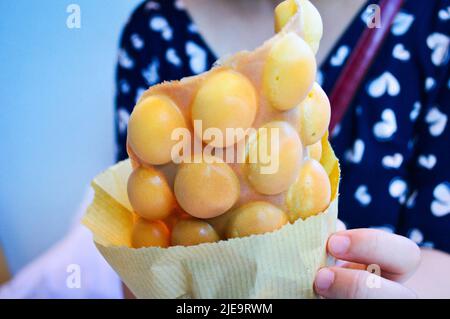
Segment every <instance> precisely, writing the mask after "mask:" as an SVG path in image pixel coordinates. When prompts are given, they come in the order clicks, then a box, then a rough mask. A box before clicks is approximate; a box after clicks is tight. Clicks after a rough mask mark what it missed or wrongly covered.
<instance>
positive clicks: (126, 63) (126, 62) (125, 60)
mask: <svg viewBox="0 0 450 319" xmlns="http://www.w3.org/2000/svg"><path fill="white" fill-rule="evenodd" d="M118 60H119V65H120V66H121V67H122V68H124V69H131V68H133V66H134V61H133V60H132V59H131V58H130V56H129V55H128V53H127V51H125V50H124V49H120V50H119V57H118Z"/></svg>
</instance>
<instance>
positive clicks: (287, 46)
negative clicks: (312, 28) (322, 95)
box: [263, 33, 316, 111]
mask: <svg viewBox="0 0 450 319" xmlns="http://www.w3.org/2000/svg"><path fill="white" fill-rule="evenodd" d="M315 77H316V59H315V58H314V53H313V52H312V50H311V48H310V47H309V46H308V44H307V43H306V42H305V41H304V40H303V39H302V38H301V37H299V36H298V35H296V34H295V33H288V34H286V35H285V36H284V37H282V38H281V39H279V40H277V41H276V42H275V43H274V44H273V46H272V48H271V50H270V52H269V56H268V57H267V61H266V65H265V67H264V75H263V78H264V79H263V81H264V88H265V90H266V92H267V94H268V98H269V101H270V103H271V105H272V106H273V107H274V108H275V109H278V110H280V111H285V110H289V109H292V108H294V107H296V106H297V105H298V103H300V102H301V101H302V100H303V99H304V98H305V97H306V95H307V94H308V92H309V90H310V89H311V87H312V85H313V82H314V79H315Z"/></svg>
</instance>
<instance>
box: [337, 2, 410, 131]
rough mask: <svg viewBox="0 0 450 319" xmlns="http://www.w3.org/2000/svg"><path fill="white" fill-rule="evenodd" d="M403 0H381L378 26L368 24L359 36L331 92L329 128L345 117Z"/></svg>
mask: <svg viewBox="0 0 450 319" xmlns="http://www.w3.org/2000/svg"><path fill="white" fill-rule="evenodd" d="M402 4H403V0H381V1H380V3H379V6H380V10H381V11H380V12H381V23H380V28H369V27H367V28H366V29H365V30H364V32H363V34H362V35H361V37H360V39H359V40H358V42H357V44H356V46H355V48H354V49H353V52H352V54H351V55H350V57H349V58H348V60H347V63H346V64H345V66H344V69H343V70H342V73H341V74H340V76H339V78H338V79H337V81H336V84H335V85H334V87H333V90H332V91H331V94H330V103H331V122H330V132H331V131H333V129H334V127H335V126H336V124H337V123H339V122H340V121H341V120H342V118H343V117H344V114H345V112H346V111H347V109H348V108H349V106H350V104H351V102H352V101H353V98H354V97H355V95H356V92H357V91H358V89H359V87H360V86H361V82H362V81H363V79H364V77H365V75H366V73H367V71H368V70H369V68H370V66H371V65H372V62H373V61H374V60H375V57H376V56H377V53H378V52H379V49H380V48H381V46H382V44H383V42H384V40H385V39H386V37H387V35H388V34H389V30H390V29H391V24H392V22H393V21H394V18H395V16H396V14H397V13H398V12H399V11H400V8H401V6H402Z"/></svg>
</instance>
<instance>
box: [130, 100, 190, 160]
mask: <svg viewBox="0 0 450 319" xmlns="http://www.w3.org/2000/svg"><path fill="white" fill-rule="evenodd" d="M185 126H186V125H185V121H184V117H183V115H182V114H181V113H180V110H179V109H178V107H177V106H176V104H174V103H173V101H171V100H170V99H169V98H168V97H166V96H163V95H154V96H149V97H147V98H145V99H143V100H141V101H140V102H139V103H138V104H137V105H136V106H135V108H134V110H133V113H132V114H131V116H130V120H129V122H128V143H129V145H130V147H131V148H132V149H133V152H134V153H135V154H136V155H137V156H139V158H140V159H141V160H142V161H144V162H146V163H148V164H155V165H158V164H165V163H168V162H170V160H171V150H172V147H173V145H174V144H175V141H173V140H172V139H171V134H172V132H173V130H174V129H176V128H180V127H185Z"/></svg>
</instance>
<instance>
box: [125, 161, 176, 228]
mask: <svg viewBox="0 0 450 319" xmlns="http://www.w3.org/2000/svg"><path fill="white" fill-rule="evenodd" d="M128 199H129V200H130V204H131V206H132V207H133V209H134V211H135V212H136V213H137V214H139V215H140V216H141V217H143V218H145V219H148V220H150V221H151V220H158V219H164V218H166V217H168V216H169V214H170V213H171V212H172V210H173V209H174V207H175V198H174V196H173V194H172V190H171V189H170V188H169V186H168V185H167V182H166V179H165V177H164V175H162V174H161V173H160V172H158V171H157V170H155V169H153V168H147V167H138V168H136V169H135V170H134V171H133V173H131V175H130V177H129V179H128Z"/></svg>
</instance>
